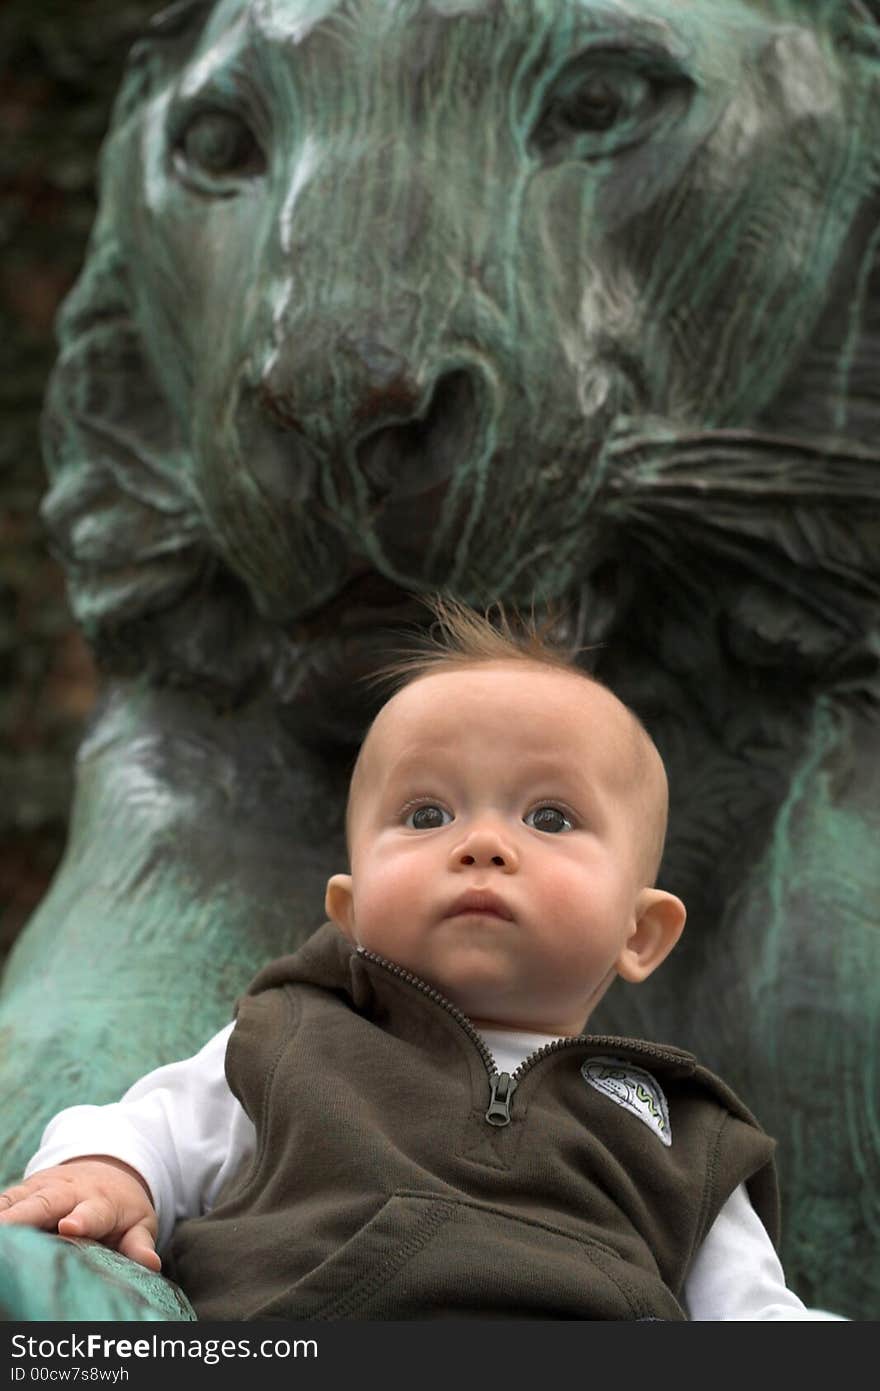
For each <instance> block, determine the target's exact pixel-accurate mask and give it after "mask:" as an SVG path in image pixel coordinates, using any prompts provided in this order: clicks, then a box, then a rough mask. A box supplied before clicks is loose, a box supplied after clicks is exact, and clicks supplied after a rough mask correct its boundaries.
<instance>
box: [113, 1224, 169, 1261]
mask: <svg viewBox="0 0 880 1391" xmlns="http://www.w3.org/2000/svg"><path fill="white" fill-rule="evenodd" d="M116 1249H117V1250H118V1251H119V1252H120V1253H121V1254H122V1255H123V1256H128V1259H129V1260H130V1261H137V1263H138V1265H145V1266H146V1267H147V1270H156V1271H159V1270H161V1269H162V1262H161V1260H160V1258H159V1253H158V1251H157V1250H156V1242H155V1238H154V1236H153V1233H152V1232H151V1231H150V1230H149V1228H148V1227H145V1226H144V1225H143V1224H142V1223H139V1224H138V1226H136V1227H130V1228H129V1230H128V1231H127V1232H126V1233H125V1235H124V1236H123V1238H122V1240H121V1241H120V1243H119V1245H118V1247H117V1248H116Z"/></svg>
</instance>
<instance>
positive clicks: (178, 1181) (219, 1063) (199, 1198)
mask: <svg viewBox="0 0 880 1391" xmlns="http://www.w3.org/2000/svg"><path fill="white" fill-rule="evenodd" d="M233 1027H234V1025H233V1024H229V1025H227V1027H226V1028H225V1029H223V1030H221V1032H220V1033H219V1034H216V1035H215V1036H214V1038H212V1039H211V1040H210V1042H208V1043H206V1044H205V1046H204V1048H202V1049H201V1051H200V1052H198V1053H196V1054H195V1056H194V1057H192V1058H187V1059H185V1060H184V1061H183V1062H178V1063H169V1064H168V1065H167V1066H166V1067H159V1068H156V1070H155V1071H154V1072H149V1073H147V1075H146V1077H141V1078H140V1080H139V1081H137V1082H135V1084H134V1086H133V1087H130V1088H129V1090H128V1091H127V1092H126V1093H125V1096H124V1097H123V1098H122V1100H121V1101H117V1102H114V1103H112V1104H111V1105H109V1106H71V1107H69V1108H68V1109H67V1110H66V1111H59V1113H58V1115H57V1116H54V1117H53V1118H52V1120H50V1122H49V1124H48V1125H47V1126H46V1129H45V1130H44V1131H43V1137H42V1140H41V1141H40V1148H39V1150H38V1151H37V1153H36V1154H35V1155H34V1156H33V1158H32V1159H31V1160H30V1162H29V1163H28V1166H27V1168H26V1169H25V1177H28V1176H29V1175H30V1174H33V1173H36V1171H37V1170H38V1169H47V1168H49V1167H50V1165H52V1164H62V1163H63V1162H64V1161H65V1160H67V1159H75V1158H76V1157H77V1156H78V1155H85V1154H107V1155H111V1156H112V1157H113V1158H114V1159H121V1160H122V1161H123V1162H124V1163H125V1164H130V1165H131V1167H132V1168H133V1169H136V1170H137V1171H138V1173H139V1174H141V1175H142V1177H143V1178H144V1180H145V1182H146V1184H147V1186H148V1188H149V1190H150V1193H151V1194H152V1198H153V1205H154V1207H155V1209H156V1212H157V1214H158V1218H159V1234H158V1239H157V1243H156V1244H157V1246H158V1247H159V1249H160V1250H161V1249H162V1247H163V1246H164V1245H165V1243H166V1242H167V1240H168V1238H169V1236H170V1235H171V1232H172V1230H173V1228H174V1224H175V1222H177V1221H179V1220H180V1219H181V1218H183V1217H196V1216H198V1215H199V1214H200V1213H203V1212H209V1211H210V1209H211V1207H212V1206H213V1203H214V1201H215V1199H216V1196H217V1193H218V1192H219V1190H220V1188H221V1186H222V1185H223V1183H225V1181H226V1179H227V1178H229V1177H230V1176H231V1175H232V1174H233V1173H235V1171H236V1170H237V1169H238V1168H239V1167H240V1166H241V1165H242V1164H243V1163H244V1162H245V1161H246V1160H247V1159H249V1158H250V1156H251V1155H252V1154H253V1152H254V1145H255V1134H254V1127H253V1125H252V1123H251V1121H250V1120H249V1119H248V1117H247V1116H246V1115H245V1112H244V1111H243V1109H242V1107H241V1105H240V1103H239V1101H238V1100H237V1099H236V1097H234V1096H233V1094H232V1092H231V1091H230V1090H229V1085H228V1083H227V1081H226V1072H225V1068H224V1061H225V1057H226V1044H227V1042H228V1039H229V1035H230V1034H231V1032H232V1029H233Z"/></svg>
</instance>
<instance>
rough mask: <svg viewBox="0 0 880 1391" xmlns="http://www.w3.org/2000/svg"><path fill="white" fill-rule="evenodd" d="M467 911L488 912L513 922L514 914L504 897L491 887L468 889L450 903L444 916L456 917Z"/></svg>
mask: <svg viewBox="0 0 880 1391" xmlns="http://www.w3.org/2000/svg"><path fill="white" fill-rule="evenodd" d="M465 913H483V914H487V913H488V914H491V915H493V916H494V917H498V918H501V919H503V921H505V922H513V914H512V913H511V911H510V909H509V908H508V906H507V904H506V903H505V902H504V899H503V898H500V897H499V896H498V894H496V893H493V892H492V890H491V889H468V890H467V891H466V892H465V893H463V894H460V895H459V897H458V898H457V899H455V901H454V902H453V903H452V904H450V906H449V908H448V910H447V912H446V913H445V915H444V916H445V917H447V918H455V917H458V916H459V915H461V914H465Z"/></svg>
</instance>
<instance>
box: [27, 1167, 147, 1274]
mask: <svg viewBox="0 0 880 1391" xmlns="http://www.w3.org/2000/svg"><path fill="white" fill-rule="evenodd" d="M0 1223H6V1224H12V1223H17V1224H20V1225H22V1226H28V1227H41V1228H42V1229H43V1230H44V1231H50V1232H54V1231H57V1232H58V1233H59V1235H60V1236H79V1237H91V1238H93V1239H94V1240H95V1241H101V1242H103V1243H104V1245H105V1246H110V1247H112V1248H113V1250H115V1251H119V1252H121V1254H122V1255H123V1256H128V1258H129V1259H130V1260H132V1261H137V1262H138V1264H139V1265H145V1266H146V1267H147V1269H148V1270H161V1268H162V1262H161V1261H160V1259H159V1256H158V1254H157V1252H156V1232H157V1230H158V1221H157V1218H156V1211H155V1208H154V1207H153V1204H152V1202H151V1201H150V1193H149V1189H148V1188H147V1185H146V1184H145V1183H144V1181H143V1179H142V1178H141V1176H140V1174H138V1173H137V1171H136V1170H135V1169H132V1168H130V1167H129V1166H128V1164H123V1163H122V1161H121V1160H119V1159H111V1158H109V1156H93V1155H90V1156H88V1157H85V1158H83V1159H72V1160H70V1161H69V1162H68V1163H67V1164H57V1165H56V1166H55V1167H54V1168H52V1169H41V1170H40V1171H39V1173H36V1174H31V1176H30V1178H27V1179H24V1180H23V1182H21V1183H19V1184H16V1185H15V1187H14V1188H7V1189H6V1190H5V1192H3V1193H0Z"/></svg>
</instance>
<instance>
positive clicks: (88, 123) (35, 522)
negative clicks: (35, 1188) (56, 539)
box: [0, 0, 162, 963]
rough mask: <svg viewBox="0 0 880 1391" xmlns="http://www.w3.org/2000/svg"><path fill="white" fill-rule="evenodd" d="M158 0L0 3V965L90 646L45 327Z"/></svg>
mask: <svg viewBox="0 0 880 1391" xmlns="http://www.w3.org/2000/svg"><path fill="white" fill-rule="evenodd" d="M160 8H162V5H161V0H0V411H2V429H0V963H2V961H3V960H4V959H5V956H6V954H7V953H8V950H9V947H10V946H11V944H12V942H13V941H14V939H15V937H16V935H17V933H18V932H19V931H20V929H21V927H22V926H23V925H24V923H25V922H26V921H27V919H28V917H29V916H30V914H31V912H32V911H33V909H34V908H35V906H36V905H37V903H38V902H39V900H40V898H41V897H42V895H43V893H44V892H45V890H46V888H47V887H48V884H49V882H50V880H51V878H52V875H53V873H54V871H55V867H56V865H57V863H58V860H59V859H60V857H61V854H62V852H63V849H64V842H65V837H66V831H67V817H68V811H69V806H70V799H71V787H72V764H73V755H74V751H75V749H76V746H77V744H78V742H79V739H80V737H81V733H82V729H83V726H84V723H85V721H86V720H87V719H88V715H89V711H90V710H91V708H92V705H93V703H94V700H95V695H96V678H95V672H94V668H93V665H92V662H91V658H90V656H89V652H88V649H87V648H86V647H85V645H84V643H83V642H82V640H81V639H80V637H79V635H78V633H77V630H76V629H75V628H74V626H73V624H72V622H71V618H70V613H69V610H68V608H67V604H66V600H65V592H64V576H63V573H62V571H61V568H60V566H59V565H58V564H57V563H56V561H55V560H54V559H53V557H52V556H51V554H50V552H49V549H48V544H47V539H46V534H45V531H44V528H43V525H42V523H41V521H40V516H39V503H40V497H41V495H42V492H43V487H44V475H43V465H42V459H41V455H40V441H39V422H40V407H41V402H42V396H43V392H44V390H45V385H46V379H47V376H48V374H49V371H50V368H51V365H52V361H53V357H54V353H55V343H54V337H53V321H54V318H55V312H56V310H57V308H58V305H59V303H60V301H61V300H62V298H63V297H64V295H65V294H66V292H67V291H68V289H69V288H70V286H71V285H72V284H73V282H74V280H75V279H76V276H77V273H78V271H79V268H80V265H81V264H82V260H83V256H84V252H85V245H86V240H87V238H88V234H89V229H90V227H91V223H92V219H93V217H94V212H95V203H96V196H97V155H98V149H99V146H100V144H101V141H102V139H103V136H104V133H105V131H106V129H107V124H108V121H109V118H110V109H111V106H112V102H113V98H114V95H115V92H116V89H117V87H118V85H119V80H120V76H121V72H122V67H123V64H124V61H125V56H126V53H127V51H128V49H129V48H130V46H131V44H132V42H133V40H134V38H135V37H136V36H137V33H138V32H139V30H140V29H141V28H142V27H143V26H144V24H145V22H146V21H147V19H148V18H149V16H150V15H151V14H154V13H156V11H157V10H159V9H160Z"/></svg>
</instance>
